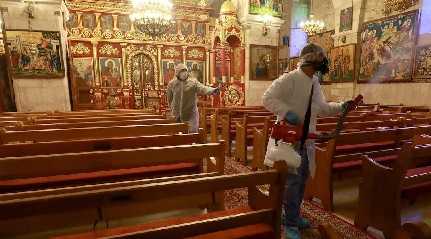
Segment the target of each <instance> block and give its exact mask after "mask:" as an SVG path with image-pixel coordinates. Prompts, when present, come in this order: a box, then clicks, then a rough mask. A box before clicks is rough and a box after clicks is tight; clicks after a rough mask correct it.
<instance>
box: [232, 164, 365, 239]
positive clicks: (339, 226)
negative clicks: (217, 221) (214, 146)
mask: <svg viewBox="0 0 431 239" xmlns="http://www.w3.org/2000/svg"><path fill="white" fill-rule="evenodd" d="M248 171H250V169H249V168H247V167H245V166H243V165H241V164H240V163H238V162H235V161H234V160H233V159H230V158H226V168H225V172H226V174H234V173H243V172H248ZM246 204H247V189H241V190H231V191H229V192H227V193H226V207H227V208H229V209H231V208H235V207H239V206H243V205H246ZM301 213H302V215H304V217H306V218H308V219H309V220H310V222H311V223H312V225H313V228H316V227H317V225H320V224H329V225H331V226H333V227H334V228H335V229H336V230H337V231H338V232H339V233H340V234H341V235H343V237H344V238H345V239H372V238H373V237H372V236H369V235H367V234H366V233H364V232H362V231H361V230H359V229H357V228H356V227H355V226H354V225H352V224H351V223H349V222H347V221H346V220H344V219H342V218H340V217H338V216H337V215H335V214H332V213H329V212H326V211H324V210H323V209H321V208H320V207H319V206H318V205H316V204H314V203H312V202H307V201H306V202H304V203H303V205H302V210H301ZM302 238H303V239H318V238H320V235H319V233H318V231H317V230H316V229H312V230H309V231H306V232H305V233H304V235H303V236H302Z"/></svg>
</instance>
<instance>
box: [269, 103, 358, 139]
mask: <svg viewBox="0 0 431 239" xmlns="http://www.w3.org/2000/svg"><path fill="white" fill-rule="evenodd" d="M363 99H364V97H363V96H362V95H358V96H357V97H356V98H355V99H354V100H353V101H352V102H351V103H350V104H349V106H348V107H346V108H344V109H343V111H342V112H341V115H340V117H339V118H338V121H337V125H336V127H335V130H334V131H333V132H331V133H321V134H315V133H309V134H308V139H317V140H324V141H327V140H330V139H333V138H335V137H337V136H338V135H339V134H340V132H341V130H342V129H343V125H344V121H345V119H346V116H347V114H348V113H349V112H350V111H352V110H354V109H356V108H357V107H358V105H360V104H361V103H362V102H363ZM302 131H303V126H302V125H299V126H298V125H291V124H288V123H286V122H285V121H281V122H277V123H276V124H275V125H274V127H273V128H272V133H271V138H272V139H275V144H276V145H277V144H278V142H279V141H283V142H285V143H292V144H296V143H298V142H299V141H300V140H301V138H302V134H303V132H302Z"/></svg>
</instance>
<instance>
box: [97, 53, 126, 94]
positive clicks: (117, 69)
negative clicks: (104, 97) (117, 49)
mask: <svg viewBox="0 0 431 239" xmlns="http://www.w3.org/2000/svg"><path fill="white" fill-rule="evenodd" d="M99 64H100V80H101V82H102V87H121V79H122V77H121V74H122V73H121V72H122V70H121V58H108V57H100V58H99Z"/></svg>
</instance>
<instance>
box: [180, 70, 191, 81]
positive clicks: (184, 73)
mask: <svg viewBox="0 0 431 239" xmlns="http://www.w3.org/2000/svg"><path fill="white" fill-rule="evenodd" d="M178 78H179V79H180V80H187V78H189V73H188V72H187V71H182V72H180V74H179V75H178Z"/></svg>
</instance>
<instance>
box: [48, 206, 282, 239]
mask: <svg viewBox="0 0 431 239" xmlns="http://www.w3.org/2000/svg"><path fill="white" fill-rule="evenodd" d="M251 211H252V209H250V208H248V207H244V208H236V209H231V210H224V211H216V212H210V213H207V214H201V215H194V216H186V217H180V218H171V219H164V220H160V221H154V222H149V223H145V224H140V225H135V226H125V227H117V228H111V229H103V230H97V231H93V232H88V233H82V234H75V235H65V236H59V237H55V238H54V239H78V238H79V239H95V238H105V237H112V236H118V235H124V234H130V233H135V232H140V231H146V230H151V229H156V228H163V227H169V226H171V225H179V224H186V223H191V222H196V221H202V220H208V219H214V218H219V217H225V216H229V215H237V214H241V213H246V212H251ZM253 235H258V236H260V235H262V237H258V236H256V237H252V236H253ZM270 235H272V236H273V235H274V233H273V229H272V228H271V227H270V226H267V225H265V224H256V225H249V226H243V227H237V228H232V229H228V230H222V231H218V232H213V233H208V234H204V235H199V236H194V237H190V238H193V239H215V238H231V239H233V238H235V239H245V238H247V239H249V238H250V239H252V238H256V239H257V238H271V236H270ZM267 236H268V237H267Z"/></svg>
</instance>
